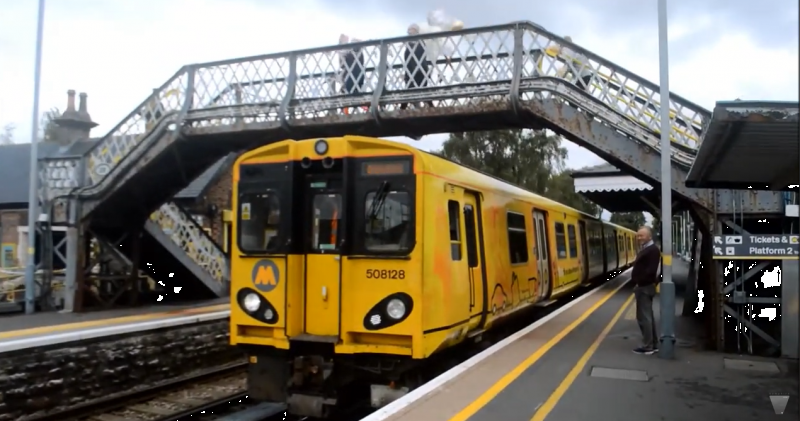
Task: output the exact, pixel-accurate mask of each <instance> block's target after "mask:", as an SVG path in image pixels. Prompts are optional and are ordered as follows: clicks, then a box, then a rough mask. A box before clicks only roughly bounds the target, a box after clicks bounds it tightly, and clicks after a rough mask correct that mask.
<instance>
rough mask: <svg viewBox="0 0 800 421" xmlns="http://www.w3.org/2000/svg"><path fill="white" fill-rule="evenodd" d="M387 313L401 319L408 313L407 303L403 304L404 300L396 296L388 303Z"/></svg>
mask: <svg viewBox="0 0 800 421" xmlns="http://www.w3.org/2000/svg"><path fill="white" fill-rule="evenodd" d="M386 314H388V315H389V317H391V318H393V319H395V320H397V319H400V318H402V317H403V316H405V315H406V305H405V304H403V302H402V301H400V300H398V299H397V298H395V299H393V300H391V301H389V303H388V304H386Z"/></svg>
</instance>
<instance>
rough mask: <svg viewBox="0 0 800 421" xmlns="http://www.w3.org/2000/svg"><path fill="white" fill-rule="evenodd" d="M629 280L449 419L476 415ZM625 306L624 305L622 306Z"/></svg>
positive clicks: (461, 418) (456, 419) (466, 418)
mask: <svg viewBox="0 0 800 421" xmlns="http://www.w3.org/2000/svg"><path fill="white" fill-rule="evenodd" d="M627 283H628V281H625V282H622V284H621V285H619V286H618V287H616V288H614V290H612V291H610V292H608V293H607V294H606V295H605V296H603V298H601V299H600V300H598V301H597V302H596V303H594V304H593V305H592V306H591V307H589V309H587V310H586V311H585V312H583V314H581V315H580V316H579V317H578V318H577V319H575V320H574V321H573V322H572V323H570V324H569V326H567V327H565V328H564V329H563V330H562V331H561V332H559V333H558V334H556V336H554V337H553V338H552V339H550V340H549V341H548V342H547V343H545V344H544V345H542V346H541V347H540V348H539V349H538V350H536V352H534V353H533V354H531V355H530V356H529V357H528V358H526V359H525V360H524V361H522V362H521V363H520V364H519V365H517V366H516V367H514V368H513V369H512V370H511V371H509V372H508V373H506V374H505V375H503V377H501V378H500V380H498V381H497V382H496V383H495V384H493V385H492V386H491V387H490V388H489V389H488V390H486V391H485V392H483V394H481V395H480V396H479V397H478V398H477V399H475V401H473V402H472V403H470V404H469V405H467V406H466V407H465V408H464V409H462V410H461V411H460V412H459V413H457V414H456V415H454V416H453V417H452V418H450V420H449V421H467V420H468V419H469V418H470V417H471V416H473V415H475V413H477V412H478V410H480V409H481V408H483V407H484V406H486V404H487V403H489V402H490V401H491V400H492V399H494V398H495V397H496V396H497V395H498V394H499V393H500V392H502V391H503V390H504V389H505V388H507V387H508V386H509V385H510V384H511V382H513V381H514V380H516V379H517V378H518V377H519V376H520V375H522V373H523V372H525V370H527V369H528V368H530V367H531V366H532V365H533V364H534V363H535V362H536V361H538V360H539V359H541V358H542V356H544V354H545V353H547V351H549V350H550V349H551V348H553V347H554V346H556V344H558V343H559V342H561V340H562V339H564V337H566V336H567V335H568V334H569V333H570V332H572V331H573V330H575V328H577V327H578V325H580V324H581V323H583V321H584V320H586V319H588V318H589V316H591V315H592V314H594V312H595V311H596V310H597V309H598V308H600V306H602V305H603V304H605V302H606V301H608V300H609V299H611V297H613V296H614V295H615V294H616V293H617V292H619V290H620V289H622V287H623V286H625V284H627ZM622 308H623V309H624V308H625V307H624V306H623V307H622Z"/></svg>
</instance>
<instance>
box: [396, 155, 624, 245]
mask: <svg viewBox="0 0 800 421" xmlns="http://www.w3.org/2000/svg"><path fill="white" fill-rule="evenodd" d="M398 143H399V142H398ZM408 147H409V148H412V149H414V150H416V151H419V152H422V153H423V154H425V156H426V157H428V158H433V159H439V160H442V161H446V162H449V163H451V164H453V165H457V166H459V167H461V168H464V169H466V170H469V171H472V172H474V173H476V174H480V175H481V176H483V177H488V178H491V179H492V180H494V181H497V182H499V183H500V185H502V186H503V188H504V190H505V191H506V192H508V193H510V194H513V195H516V196H519V197H521V198H525V197H528V198H532V199H535V200H538V201H542V202H546V203H547V204H549V205H555V206H559V207H562V208H564V209H565V210H569V211H572V212H575V213H578V214H580V215H583V216H585V217H587V218H591V219H595V220H597V221H600V222H603V223H604V224H607V225H611V226H614V227H618V228H621V229H624V230H628V228H625V227H622V226H619V225H617V224H614V223H611V222H608V221H603V220H602V219H600V218H598V217H596V216H594V215H591V214H588V213H586V212H583V211H581V210H578V209H575V208H573V207H570V206H567V205H565V204H563V203H560V202H557V201H555V200H553V199H550V198H547V197H544V196H542V195H539V194H536V193H533V192H531V191H529V190H525V189H523V188H522V187H519V186H517V185H515V184H513V183H509V182H508V181H506V180H503V179H502V178H499V177H496V176H494V175H492V174H488V173H486V172H483V171H480V170H478V169H475V168H472V167H470V166H468V165H464V164H461V163H459V162H456V161H453V160H452V159H449V158H446V157H443V156H440V155H437V154H435V153H432V152H428V151H424V150H422V149H419V148H416V147H415V146H412V145H408Z"/></svg>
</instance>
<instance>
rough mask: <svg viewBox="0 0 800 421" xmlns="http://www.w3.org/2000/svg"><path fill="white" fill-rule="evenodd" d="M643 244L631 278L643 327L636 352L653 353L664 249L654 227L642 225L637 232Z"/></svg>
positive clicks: (637, 319) (656, 344)
mask: <svg viewBox="0 0 800 421" xmlns="http://www.w3.org/2000/svg"><path fill="white" fill-rule="evenodd" d="M636 239H637V240H638V241H639V244H640V245H641V249H640V250H639V254H637V255H636V261H635V262H633V270H632V271H631V281H633V283H634V285H635V287H634V289H633V291H634V295H635V296H636V321H637V322H639V329H641V330H642V346H640V347H638V348H636V349H634V350H633V352H635V353H637V354H644V355H651V354H654V353H656V352H658V342H657V341H658V336H657V335H656V319H655V316H654V315H653V298H655V296H656V284H658V280H659V279H658V267H659V266H660V265H661V250H659V249H658V246H657V245H655V243H654V242H653V230H651V229H650V227H641V228H639V231H638V232H637V233H636Z"/></svg>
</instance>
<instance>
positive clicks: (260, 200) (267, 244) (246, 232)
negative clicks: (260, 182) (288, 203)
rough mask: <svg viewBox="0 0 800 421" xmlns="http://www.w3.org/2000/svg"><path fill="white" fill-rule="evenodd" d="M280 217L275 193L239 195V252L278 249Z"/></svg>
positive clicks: (278, 202) (277, 198) (269, 191)
mask: <svg viewBox="0 0 800 421" xmlns="http://www.w3.org/2000/svg"><path fill="white" fill-rule="evenodd" d="M280 217H281V209H280V200H279V197H278V193H277V192H275V191H272V190H268V191H266V192H264V191H262V192H258V193H242V194H240V195H239V209H238V212H237V218H238V220H239V224H238V225H239V235H238V238H237V240H238V243H239V250H241V251H243V252H245V253H247V252H250V253H258V252H262V253H263V252H265V251H274V250H275V249H276V248H277V247H278V227H279V226H280Z"/></svg>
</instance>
